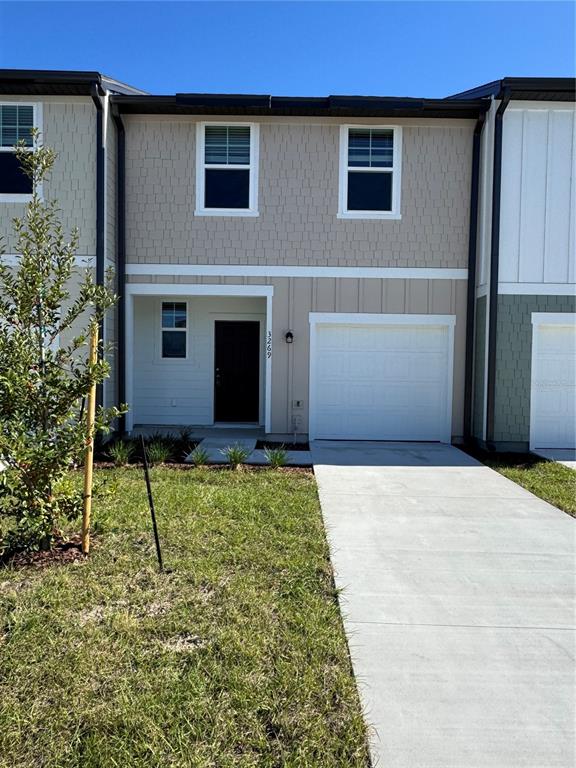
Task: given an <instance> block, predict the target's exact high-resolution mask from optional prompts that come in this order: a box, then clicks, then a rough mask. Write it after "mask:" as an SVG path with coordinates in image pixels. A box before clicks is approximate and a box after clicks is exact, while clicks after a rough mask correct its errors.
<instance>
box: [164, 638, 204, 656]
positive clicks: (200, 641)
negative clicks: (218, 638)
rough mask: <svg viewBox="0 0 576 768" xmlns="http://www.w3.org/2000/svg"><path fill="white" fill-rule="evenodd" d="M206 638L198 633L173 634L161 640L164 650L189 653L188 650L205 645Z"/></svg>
mask: <svg viewBox="0 0 576 768" xmlns="http://www.w3.org/2000/svg"><path fill="white" fill-rule="evenodd" d="M206 642H207V641H206V640H205V639H204V638H202V637H200V636H199V635H190V634H183V635H175V636H174V637H169V638H168V639H167V640H163V641H162V647H163V648H164V649H165V650H166V651H173V652H175V653H190V651H196V650H198V649H199V648H203V647H204V646H205V645H206Z"/></svg>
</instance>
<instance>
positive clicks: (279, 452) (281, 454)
mask: <svg viewBox="0 0 576 768" xmlns="http://www.w3.org/2000/svg"><path fill="white" fill-rule="evenodd" d="M264 456H265V457H266V461H268V463H269V464H270V466H271V467H272V468H273V469H278V467H283V466H285V464H286V462H287V461H288V452H287V451H286V448H284V446H283V445H281V446H280V447H279V448H265V449H264Z"/></svg>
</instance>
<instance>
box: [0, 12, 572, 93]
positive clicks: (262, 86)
mask: <svg viewBox="0 0 576 768" xmlns="http://www.w3.org/2000/svg"><path fill="white" fill-rule="evenodd" d="M574 24H575V12H574V4H572V3H571V2H465V1H462V2H432V1H430V2H291V3H285V2H241V1H236V2H218V1H216V2H162V3H158V2H136V0H134V1H132V2H100V3H92V2H78V1H77V2H62V3H55V2H24V1H23V0H20V2H3V0H0V67H14V68H38V69H94V70H99V71H101V72H105V73H106V74H109V75H111V76H114V77H117V78H118V79H120V80H124V81H126V82H129V83H132V84H134V85H137V86H139V87H141V88H144V89H145V90H148V91H150V92H152V93H174V92H184V91H188V92H192V91H207V92H229V93H274V94H278V95H290V94H293V95H312V94H316V95H326V94H329V93H333V94H337V93H339V94H374V95H391V96H429V97H435V96H436V97H437V96H445V95H448V94H450V93H454V92H457V91H460V90H464V89H466V88H470V87H473V86H475V85H479V84H481V83H483V82H487V81H489V80H494V79H497V78H499V77H503V76H505V75H511V76H546V77H551V76H569V75H574V69H575V44H574V38H575V33H574Z"/></svg>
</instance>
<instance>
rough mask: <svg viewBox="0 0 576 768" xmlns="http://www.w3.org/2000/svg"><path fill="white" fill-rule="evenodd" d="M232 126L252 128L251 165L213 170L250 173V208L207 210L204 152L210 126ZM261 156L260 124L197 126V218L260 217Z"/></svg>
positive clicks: (210, 124) (233, 123)
mask: <svg viewBox="0 0 576 768" xmlns="http://www.w3.org/2000/svg"><path fill="white" fill-rule="evenodd" d="M214 125H216V126H232V127H242V128H250V165H249V166H245V165H239V166H236V165H226V166H223V165H222V166H220V165H211V166H210V167H211V168H229V169H234V168H238V169H241V168H243V169H247V170H248V171H249V173H250V189H249V198H248V208H206V207H205V206H204V171H205V170H206V165H205V163H204V150H205V140H206V128H207V127H208V126H214ZM259 156H260V126H259V125H258V123H235V122H229V121H226V122H224V121H219V122H202V123H198V124H197V125H196V210H195V211H194V215H195V216H259V215H260V214H259V212H258V166H259Z"/></svg>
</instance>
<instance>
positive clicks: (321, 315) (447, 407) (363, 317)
mask: <svg viewBox="0 0 576 768" xmlns="http://www.w3.org/2000/svg"><path fill="white" fill-rule="evenodd" d="M308 317H309V322H310V359H309V381H310V389H309V391H310V396H309V399H310V402H309V411H308V439H309V440H314V439H315V437H316V433H317V429H316V400H315V397H316V378H315V377H316V366H315V361H316V359H317V356H318V355H317V330H318V326H319V325H331V324H336V325H381V326H386V325H429V326H436V327H441V328H446V329H447V331H448V349H447V353H448V361H447V367H448V381H447V387H446V399H445V402H444V430H443V435H442V440H441V442H442V443H450V442H451V440H452V407H453V399H454V329H455V326H456V315H410V314H405V313H403V314H373V313H372V314H371V313H366V314H364V313H361V312H352V313H350V312H310V313H309V315H308Z"/></svg>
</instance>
